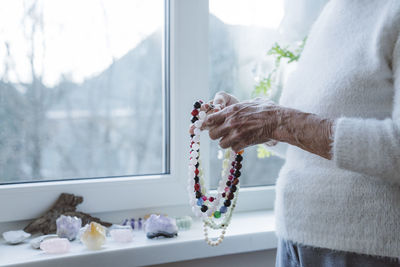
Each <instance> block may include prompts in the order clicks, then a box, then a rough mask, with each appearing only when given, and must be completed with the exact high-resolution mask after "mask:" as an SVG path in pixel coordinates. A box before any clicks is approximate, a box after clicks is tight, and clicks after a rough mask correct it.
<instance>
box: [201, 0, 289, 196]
mask: <svg viewBox="0 0 400 267" xmlns="http://www.w3.org/2000/svg"><path fill="white" fill-rule="evenodd" d="M283 2H284V0H268V1H266V0H235V1H231V0H210V15H209V40H210V49H209V51H210V53H209V62H210V66H209V70H210V73H209V77H210V86H209V88H210V90H211V91H210V94H211V95H212V96H213V95H214V94H215V93H216V92H218V91H226V92H230V93H232V94H234V95H235V96H237V97H238V98H239V99H240V100H245V99H249V98H251V93H252V91H253V89H254V86H255V84H256V81H257V78H259V77H265V76H266V74H267V73H268V72H269V71H270V70H271V69H272V67H273V62H272V60H271V58H269V57H268V56H267V55H266V54H267V51H268V50H269V48H270V47H271V46H272V45H273V43H274V42H276V41H277V39H278V26H279V24H280V22H281V20H282V18H283ZM218 150H219V149H218V142H212V143H211V149H210V151H211V152H210V153H211V177H212V179H211V187H213V188H216V187H217V183H218V179H219V176H220V170H221V161H220V160H219V159H218ZM282 165H283V160H282V159H281V158H278V157H276V156H270V157H268V158H259V157H257V147H256V146H254V147H251V148H247V149H246V152H245V159H244V164H243V174H244V175H243V179H241V184H242V186H258V185H270V184H274V183H275V180H276V178H277V177H278V172H279V170H280V168H281V166H282Z"/></svg>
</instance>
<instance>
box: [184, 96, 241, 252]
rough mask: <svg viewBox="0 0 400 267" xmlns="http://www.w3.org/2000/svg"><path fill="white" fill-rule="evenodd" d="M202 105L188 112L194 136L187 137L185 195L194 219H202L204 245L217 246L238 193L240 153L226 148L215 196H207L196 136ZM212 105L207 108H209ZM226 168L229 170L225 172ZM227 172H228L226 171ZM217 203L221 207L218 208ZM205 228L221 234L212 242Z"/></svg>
mask: <svg viewBox="0 0 400 267" xmlns="http://www.w3.org/2000/svg"><path fill="white" fill-rule="evenodd" d="M202 104H203V102H202V101H201V100H200V101H197V102H195V103H194V105H193V107H194V109H193V110H192V112H191V115H192V116H193V117H192V118H191V122H192V123H193V124H194V134H192V135H191V136H190V138H191V142H190V153H189V179H188V188H187V189H188V193H189V199H190V204H191V206H192V211H193V213H194V214H195V215H196V216H197V217H201V218H202V219H203V224H204V225H203V226H204V236H205V240H206V242H207V243H208V244H209V245H210V246H217V245H219V244H220V243H221V242H222V241H223V239H224V236H225V233H226V228H227V227H228V225H229V223H230V221H231V218H232V214H233V210H234V209H235V207H236V202H237V198H238V193H239V188H240V186H239V177H240V175H241V173H240V169H241V168H242V163H241V162H242V160H243V156H242V154H243V150H242V151H240V152H238V153H235V152H233V151H232V150H231V149H226V150H225V154H224V160H223V170H222V173H221V178H222V179H221V180H220V182H219V185H218V188H217V194H216V195H215V196H209V195H208V194H207V190H206V188H205V186H204V177H203V172H202V169H201V167H200V165H201V164H200V133H201V129H200V128H201V126H202V124H203V122H204V119H205V118H206V116H207V114H206V112H204V111H201V110H200V108H201V106H202ZM212 108H213V106H211V109H212ZM229 167H230V169H229ZM228 169H229V171H228ZM221 200H223V204H222V205H220V207H218V206H219V204H220V202H221ZM208 228H211V229H214V230H221V229H222V232H221V235H220V236H219V237H218V238H217V239H216V240H211V239H209V238H208Z"/></svg>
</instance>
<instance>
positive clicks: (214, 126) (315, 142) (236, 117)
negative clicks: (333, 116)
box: [202, 98, 333, 159]
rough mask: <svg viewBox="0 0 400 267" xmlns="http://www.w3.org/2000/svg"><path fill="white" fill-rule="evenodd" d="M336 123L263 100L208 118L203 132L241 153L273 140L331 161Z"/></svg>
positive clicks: (243, 104) (240, 104) (251, 101)
mask: <svg viewBox="0 0 400 267" xmlns="http://www.w3.org/2000/svg"><path fill="white" fill-rule="evenodd" d="M332 125H333V121H332V120H330V119H326V118H321V117H319V116H318V115H315V114H310V113H305V112H301V111H298V110H295V109H290V108H285V107H282V106H279V105H276V104H274V103H273V102H271V101H267V100H264V99H261V98H256V99H254V100H249V101H244V102H240V103H237V104H234V105H231V106H228V107H226V108H224V109H222V110H221V111H218V112H216V113H214V114H210V115H208V116H207V117H206V119H205V121H204V123H203V125H202V129H208V130H209V135H210V138H211V139H213V140H216V139H220V142H219V144H220V146H221V147H222V148H228V147H231V148H232V149H233V150H234V151H236V152H238V151H240V150H242V149H243V148H246V147H248V146H252V145H256V144H262V143H265V142H267V141H269V140H276V141H281V142H287V143H289V144H291V145H295V146H298V147H300V148H302V149H304V150H306V151H309V152H311V153H314V154H317V155H320V156H321V157H324V158H327V159H330V158H331V153H330V148H331V146H330V145H331V142H332V139H331V137H332Z"/></svg>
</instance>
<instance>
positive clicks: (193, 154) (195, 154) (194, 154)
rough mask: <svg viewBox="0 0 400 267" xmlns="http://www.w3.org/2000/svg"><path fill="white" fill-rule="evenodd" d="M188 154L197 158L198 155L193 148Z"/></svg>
mask: <svg viewBox="0 0 400 267" xmlns="http://www.w3.org/2000/svg"><path fill="white" fill-rule="evenodd" d="M190 156H191V157H193V158H197V157H198V156H199V153H198V152H197V151H194V150H193V151H192V153H190Z"/></svg>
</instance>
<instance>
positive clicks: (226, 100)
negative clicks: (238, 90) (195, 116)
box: [189, 91, 239, 134]
mask: <svg viewBox="0 0 400 267" xmlns="http://www.w3.org/2000/svg"><path fill="white" fill-rule="evenodd" d="M236 103H239V100H238V99H237V98H236V97H234V96H233V95H231V94H228V93H226V92H224V91H220V92H218V93H216V94H215V96H214V99H213V100H211V101H209V102H207V103H205V104H203V105H201V108H200V110H202V111H207V110H209V106H210V105H211V104H212V105H214V106H215V105H218V106H217V107H218V108H216V109H213V110H210V111H209V112H208V113H207V114H211V113H212V112H217V111H220V110H221V109H224V108H226V107H227V106H230V105H233V104H236ZM189 133H190V134H194V125H193V124H191V125H190V127H189Z"/></svg>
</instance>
